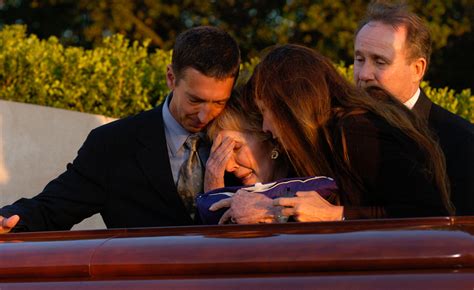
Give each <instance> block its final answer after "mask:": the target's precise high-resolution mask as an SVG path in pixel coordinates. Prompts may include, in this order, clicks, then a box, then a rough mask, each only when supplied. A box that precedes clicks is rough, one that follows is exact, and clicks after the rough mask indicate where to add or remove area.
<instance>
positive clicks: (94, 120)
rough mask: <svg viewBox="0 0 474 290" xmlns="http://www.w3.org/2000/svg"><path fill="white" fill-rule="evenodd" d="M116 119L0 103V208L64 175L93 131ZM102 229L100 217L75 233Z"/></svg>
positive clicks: (80, 225) (77, 226)
mask: <svg viewBox="0 0 474 290" xmlns="http://www.w3.org/2000/svg"><path fill="white" fill-rule="evenodd" d="M112 120H114V119H112V118H107V117H104V116H100V115H92V114H85V113H79V112H73V111H67V110H61V109H54V108H49V107H42V106H37V105H30V104H21V103H15V102H9V101H4V100H0V207H1V206H4V205H7V204H10V203H12V202H14V201H15V200H17V199H19V198H20V197H32V196H34V195H36V194H38V193H39V192H41V191H42V189H43V188H44V186H45V185H46V184H47V183H48V181H50V180H51V179H53V178H55V177H56V176H58V175H59V174H60V173H62V172H64V170H65V169H66V165H67V163H68V162H71V161H72V160H73V159H74V158H75V156H76V154H77V151H78V150H79V148H80V146H81V145H82V143H83V142H84V140H85V138H86V137H87V135H88V133H89V132H90V131H91V130H92V129H93V128H95V127H98V126H100V125H102V124H105V123H108V122H110V121H112ZM99 228H105V225H104V223H103V221H102V218H101V217H100V216H99V215H95V216H92V217H91V218H89V219H87V220H84V221H83V222H82V223H80V224H78V225H76V226H74V228H73V229H99Z"/></svg>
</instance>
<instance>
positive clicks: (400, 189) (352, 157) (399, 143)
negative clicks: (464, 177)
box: [325, 112, 448, 219]
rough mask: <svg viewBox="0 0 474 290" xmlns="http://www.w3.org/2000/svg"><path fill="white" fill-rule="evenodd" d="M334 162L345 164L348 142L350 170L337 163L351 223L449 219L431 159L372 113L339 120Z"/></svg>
mask: <svg viewBox="0 0 474 290" xmlns="http://www.w3.org/2000/svg"><path fill="white" fill-rule="evenodd" d="M330 126H334V127H330V128H329V130H330V132H333V134H334V148H335V151H333V153H331V151H330V149H328V150H327V152H325V154H326V155H328V156H333V160H338V159H339V160H344V159H345V156H344V154H343V153H342V152H343V148H344V142H343V139H342V137H341V134H340V127H342V129H343V131H344V133H345V135H344V136H345V138H344V139H345V147H346V148H347V159H348V160H349V162H350V169H348V168H347V166H341V165H340V164H341V163H342V162H339V163H333V164H332V165H331V166H332V167H333V172H334V174H336V175H335V176H334V179H335V180H336V183H337V185H338V187H339V188H340V189H341V202H342V205H344V216H345V218H346V219H366V218H404V217H426V216H445V215H447V214H448V212H447V210H446V207H445V205H444V203H443V199H442V197H441V194H440V193H439V191H438V190H437V187H436V184H435V183H434V181H433V179H432V178H431V176H429V175H427V174H426V160H427V158H429V157H428V156H426V154H423V152H422V151H421V150H420V148H419V146H418V144H416V143H415V142H414V141H413V140H411V139H410V138H408V137H407V136H406V135H405V134H404V133H403V132H402V131H401V130H399V129H397V128H394V127H392V126H391V125H389V124H388V123H387V122H386V121H385V120H383V119H382V118H380V117H378V116H376V115H375V114H373V113H370V112H367V113H364V114H358V115H352V116H349V117H346V118H344V119H342V120H335V122H334V123H332V124H331V125H330Z"/></svg>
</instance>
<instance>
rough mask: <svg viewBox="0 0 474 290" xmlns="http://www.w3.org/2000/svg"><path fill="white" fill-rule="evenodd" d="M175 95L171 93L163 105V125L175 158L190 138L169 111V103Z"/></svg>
mask: <svg viewBox="0 0 474 290" xmlns="http://www.w3.org/2000/svg"><path fill="white" fill-rule="evenodd" d="M172 97H173V93H170V94H169V95H168V96H167V97H166V100H165V103H164V105H163V123H164V125H165V134H166V141H167V143H168V147H169V149H170V151H171V154H172V155H173V156H175V155H176V153H177V152H178V150H179V149H180V148H181V147H182V146H183V144H184V142H185V141H186V138H188V135H189V132H188V131H187V130H186V129H184V128H183V126H181V125H180V124H179V123H178V121H176V119H175V118H174V117H173V115H171V112H170V110H169V103H170V100H171V98H172Z"/></svg>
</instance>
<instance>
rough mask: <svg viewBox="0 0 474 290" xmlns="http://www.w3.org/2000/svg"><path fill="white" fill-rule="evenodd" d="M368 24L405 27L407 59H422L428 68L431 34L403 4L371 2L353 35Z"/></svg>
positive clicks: (379, 0) (395, 27)
mask: <svg viewBox="0 0 474 290" xmlns="http://www.w3.org/2000/svg"><path fill="white" fill-rule="evenodd" d="M369 22H381V23H383V24H386V25H390V26H392V27H393V28H394V29H398V28H400V27H405V29H406V31H407V32H406V44H405V45H406V48H407V50H408V59H407V60H414V59H417V58H419V57H422V58H424V59H425V60H426V68H428V66H429V63H430V57H431V33H430V30H429V29H428V27H427V26H426V24H425V23H424V22H423V20H422V19H421V18H420V17H418V16H417V15H416V14H415V13H413V12H411V11H409V9H408V6H407V5H406V4H405V3H403V2H395V3H388V2H387V1H381V0H375V1H372V2H371V3H370V4H369V6H368V8H367V13H366V15H365V18H364V19H363V20H362V21H361V22H360V23H359V26H358V28H357V30H356V33H355V35H356V36H357V34H358V33H359V31H360V30H361V29H362V27H364V25H366V24H367V23H369Z"/></svg>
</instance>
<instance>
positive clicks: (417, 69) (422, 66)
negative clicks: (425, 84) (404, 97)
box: [411, 57, 426, 82]
mask: <svg viewBox="0 0 474 290" xmlns="http://www.w3.org/2000/svg"><path fill="white" fill-rule="evenodd" d="M411 67H412V72H413V74H412V75H413V81H414V82H421V80H422V79H423V76H424V75H425V72H426V59H425V58H423V57H420V58H417V59H415V60H414V61H413V62H412V64H411Z"/></svg>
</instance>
